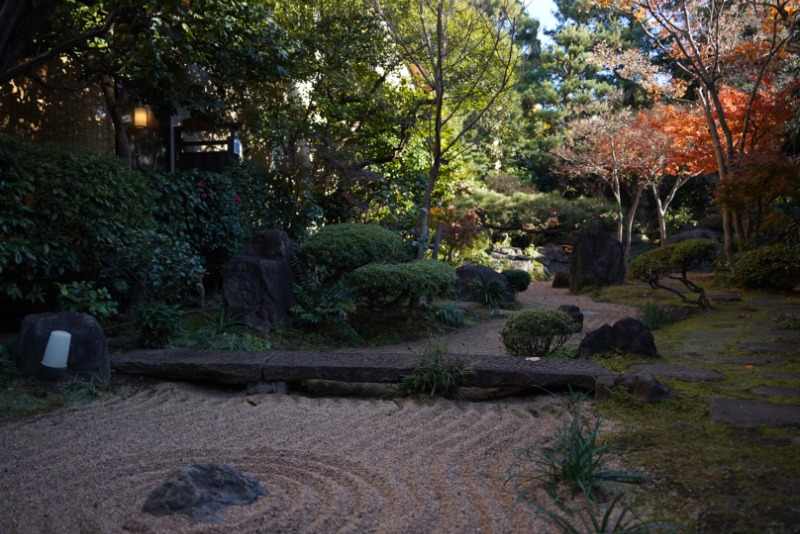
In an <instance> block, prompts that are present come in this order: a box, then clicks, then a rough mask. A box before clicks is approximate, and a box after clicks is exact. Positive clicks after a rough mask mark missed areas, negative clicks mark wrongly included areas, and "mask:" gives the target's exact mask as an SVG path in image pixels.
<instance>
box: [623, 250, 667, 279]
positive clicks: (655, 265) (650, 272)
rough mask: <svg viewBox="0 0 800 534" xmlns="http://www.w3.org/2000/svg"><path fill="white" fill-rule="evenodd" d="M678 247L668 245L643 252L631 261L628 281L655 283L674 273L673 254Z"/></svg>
mask: <svg viewBox="0 0 800 534" xmlns="http://www.w3.org/2000/svg"><path fill="white" fill-rule="evenodd" d="M675 246H676V245H667V246H666V247H661V248H657V249H653V250H648V251H647V252H643V253H641V254H640V255H638V256H636V258H634V259H633V261H631V265H630V267H628V279H629V280H638V281H641V282H647V283H651V282H653V283H655V282H657V281H658V280H659V279H660V278H661V277H662V276H664V275H665V274H668V273H670V272H671V271H672V262H671V259H672V252H673V250H674V249H675Z"/></svg>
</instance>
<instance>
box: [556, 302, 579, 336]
mask: <svg viewBox="0 0 800 534" xmlns="http://www.w3.org/2000/svg"><path fill="white" fill-rule="evenodd" d="M558 309H559V310H560V311H563V312H566V313H567V314H568V315H569V316H570V317H572V320H573V321H575V333H578V332H580V331H581V330H583V314H582V313H581V309H580V308H579V307H578V306H575V305H574V304H562V305H561V306H559V307H558Z"/></svg>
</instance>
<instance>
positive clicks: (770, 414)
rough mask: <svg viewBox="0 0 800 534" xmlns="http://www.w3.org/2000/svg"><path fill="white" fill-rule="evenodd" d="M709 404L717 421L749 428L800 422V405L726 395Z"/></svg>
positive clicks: (712, 417)
mask: <svg viewBox="0 0 800 534" xmlns="http://www.w3.org/2000/svg"><path fill="white" fill-rule="evenodd" d="M708 405H709V407H710V408H711V420H712V421H714V422H715V423H720V422H722V423H730V424H732V425H734V426H740V427H748V428H753V427H757V426H782V425H797V424H800V406H792V405H789V404H773V403H770V402H761V401H754V400H744V399H729V398H726V397H717V398H713V399H710V400H709V401H708Z"/></svg>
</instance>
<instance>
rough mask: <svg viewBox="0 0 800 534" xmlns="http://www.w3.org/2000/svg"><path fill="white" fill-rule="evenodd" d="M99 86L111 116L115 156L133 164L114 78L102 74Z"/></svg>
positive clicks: (129, 164)
mask: <svg viewBox="0 0 800 534" xmlns="http://www.w3.org/2000/svg"><path fill="white" fill-rule="evenodd" d="M100 86H101V87H102V89H103V99H104V100H105V102H106V109H107V110H108V116H109V117H111V123H112V124H113V125H114V142H115V145H116V153H117V156H119V157H120V158H122V159H123V160H124V161H125V163H127V164H128V166H129V167H130V166H131V165H133V155H132V154H131V145H130V143H129V142H128V132H127V131H126V129H125V122H124V121H123V120H122V112H121V111H120V109H119V104H118V103H117V96H116V89H115V83H114V79H113V78H112V77H111V76H104V77H103V79H102V80H101V81H100Z"/></svg>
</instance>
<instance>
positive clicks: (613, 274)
mask: <svg viewBox="0 0 800 534" xmlns="http://www.w3.org/2000/svg"><path fill="white" fill-rule="evenodd" d="M624 279H625V265H624V261H623V248H622V244H621V243H620V242H619V241H617V240H616V239H614V238H613V237H610V236H607V235H605V234H587V235H584V236H582V237H581V238H580V239H579V240H578V242H577V243H576V244H575V247H574V248H573V249H572V255H571V256H570V265H569V290H570V292H572V293H580V292H581V290H583V289H584V288H586V287H603V286H609V285H613V284H621V283H622V282H623V280H624Z"/></svg>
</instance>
